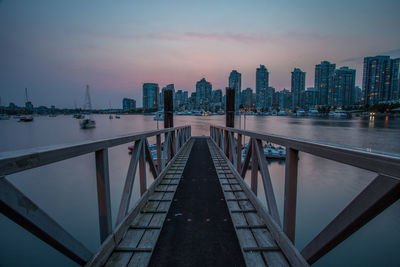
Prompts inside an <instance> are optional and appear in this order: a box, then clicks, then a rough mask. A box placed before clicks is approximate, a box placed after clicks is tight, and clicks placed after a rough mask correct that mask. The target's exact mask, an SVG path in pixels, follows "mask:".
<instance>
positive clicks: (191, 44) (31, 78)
mask: <svg viewBox="0 0 400 267" xmlns="http://www.w3.org/2000/svg"><path fill="white" fill-rule="evenodd" d="M320 2H323V3H320ZM344 5H346V8H344ZM210 7H212V8H210ZM397 10H399V2H398V1H381V2H379V3H374V2H368V3H366V1H351V2H345V1H342V2H341V1H339V2H337V1H336V2H335V3H329V2H325V1H309V2H307V3H306V4H304V3H297V2H290V1H288V2H285V3H276V2H270V1H268V3H265V2H252V3H251V4H249V3H240V2H235V1H233V2H232V4H231V5H226V3H225V4H224V3H223V2H221V3H212V2H204V3H190V4H178V3H177V2H174V1H172V2H169V3H168V4H166V3H162V2H160V3H158V4H154V3H140V4H124V5H115V4H105V3H102V4H97V5H96V6H93V4H90V3H79V4H78V2H68V3H54V2H53V1H39V2H37V3H30V2H29V1H26V2H25V1H7V0H5V1H0V36H1V37H2V40H3V42H1V43H0V53H1V54H0V56H1V58H2V59H3V64H2V66H1V67H0V91H1V93H0V97H1V99H2V104H3V105H5V104H8V103H9V102H14V103H16V104H18V105H22V104H23V102H24V101H25V100H24V88H28V90H29V92H30V100H31V101H32V102H33V103H34V105H35V106H38V105H47V106H50V105H51V104H55V105H56V106H62V107H73V106H74V101H75V102H77V104H78V106H81V105H82V103H83V98H84V89H85V85H86V84H89V85H90V86H91V94H92V98H93V106H94V107H95V108H99V107H107V106H108V103H109V101H111V104H112V106H114V107H116V106H120V105H121V99H122V98H124V97H128V98H134V99H136V100H137V101H138V102H137V105H138V106H142V103H141V102H142V97H141V93H142V84H143V83H147V82H149V83H158V84H159V85H160V87H164V86H166V85H167V84H171V83H173V84H175V88H176V89H182V90H187V91H189V92H193V91H195V83H196V81H198V80H199V79H201V78H202V77H205V78H206V79H207V81H209V82H211V83H212V85H213V88H216V89H217V88H220V89H224V88H225V87H227V86H228V77H229V73H230V72H231V71H232V70H233V69H235V70H237V71H238V72H240V73H241V74H242V86H241V87H242V89H245V88H252V89H253V90H254V91H255V89H256V88H255V87H256V86H255V83H256V82H255V69H256V68H257V67H258V66H259V65H260V64H262V65H265V66H266V68H267V69H268V71H269V72H270V75H269V76H270V81H269V85H270V86H272V87H274V88H275V89H276V90H277V91H281V90H282V89H284V88H287V89H290V87H291V86H290V85H291V77H290V73H291V72H292V71H293V69H294V68H300V69H301V70H302V71H304V72H306V73H307V75H306V82H305V85H306V87H307V88H308V87H314V68H315V65H317V64H319V62H321V61H325V60H326V61H329V62H332V63H334V64H336V66H337V68H340V67H343V66H348V67H349V68H350V69H355V70H356V85H357V86H360V87H362V67H363V58H364V57H368V56H376V55H388V56H391V57H392V58H396V57H399V56H400V48H399V47H400V36H399V35H398V34H397V33H396V29H397V28H398V27H395V26H396V25H398V24H399V21H398V17H397V15H396V14H397V13H396V11H397ZM338 11H340V12H339V13H338ZM71 12H73V13H74V16H72V17H71V16H70V15H69V14H70V13H71ZM197 13H200V14H203V13H204V14H205V18H206V19H205V20H204V21H202V22H201V23H200V22H198V21H197V20H196V19H194V17H196V16H193V14H197ZM338 14H339V15H338ZM371 14H374V16H371ZM149 17H151V18H152V19H149ZM325 17H330V19H329V20H325V19H324V18H325ZM322 19H323V20H322ZM183 21H184V22H185V23H182V22H183ZM316 21H318V23H316ZM384 25H393V26H394V27H383V26H384ZM232 55H234V56H232Z"/></svg>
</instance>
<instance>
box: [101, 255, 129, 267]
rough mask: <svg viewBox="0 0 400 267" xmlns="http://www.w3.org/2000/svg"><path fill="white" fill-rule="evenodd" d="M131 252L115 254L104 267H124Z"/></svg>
mask: <svg viewBox="0 0 400 267" xmlns="http://www.w3.org/2000/svg"><path fill="white" fill-rule="evenodd" d="M132 254H133V253H132V252H115V253H113V254H112V255H111V257H110V258H109V259H108V261H107V263H106V265H105V267H125V266H126V265H127V264H128V262H129V260H130V259H131V257H132Z"/></svg>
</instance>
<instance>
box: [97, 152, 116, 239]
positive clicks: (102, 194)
mask: <svg viewBox="0 0 400 267" xmlns="http://www.w3.org/2000/svg"><path fill="white" fill-rule="evenodd" d="M95 158H96V182H97V206H98V210H99V226H100V227H99V230H100V242H101V243H103V242H104V240H106V238H107V236H108V235H109V234H111V232H112V218H111V200H110V180H109V170H108V150H107V149H102V150H98V151H96V153H95Z"/></svg>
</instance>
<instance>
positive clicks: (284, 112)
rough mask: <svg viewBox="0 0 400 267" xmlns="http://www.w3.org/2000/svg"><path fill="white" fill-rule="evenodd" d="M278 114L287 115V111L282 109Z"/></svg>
mask: <svg viewBox="0 0 400 267" xmlns="http://www.w3.org/2000/svg"><path fill="white" fill-rule="evenodd" d="M278 116H287V113H286V111H284V110H281V111H279V112H278Z"/></svg>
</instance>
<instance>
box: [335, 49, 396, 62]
mask: <svg viewBox="0 0 400 267" xmlns="http://www.w3.org/2000/svg"><path fill="white" fill-rule="evenodd" d="M376 55H384V56H393V57H395V56H400V48H398V49H392V50H387V51H383V52H380V53H377V54H376ZM370 56H373V55H370ZM363 59H364V57H349V58H345V59H343V60H341V61H339V63H349V62H356V61H357V62H360V61H362V60H363Z"/></svg>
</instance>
